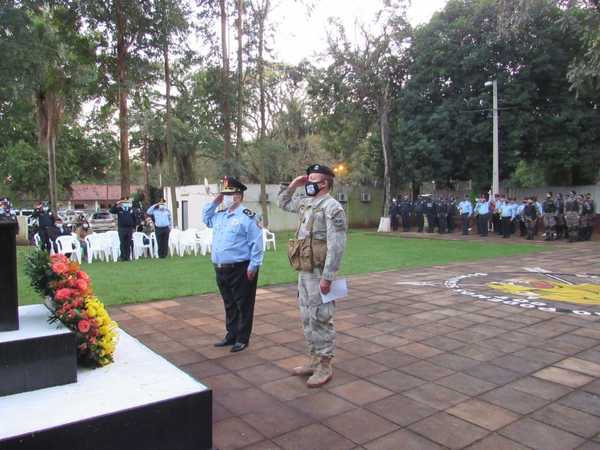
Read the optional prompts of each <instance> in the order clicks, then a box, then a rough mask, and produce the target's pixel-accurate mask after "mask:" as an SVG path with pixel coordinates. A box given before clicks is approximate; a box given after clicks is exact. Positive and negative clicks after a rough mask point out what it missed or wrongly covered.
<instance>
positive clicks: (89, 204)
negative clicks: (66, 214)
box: [70, 184, 143, 209]
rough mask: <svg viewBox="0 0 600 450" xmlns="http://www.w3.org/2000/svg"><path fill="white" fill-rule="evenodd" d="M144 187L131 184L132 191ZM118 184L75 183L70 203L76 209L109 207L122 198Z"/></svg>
mask: <svg viewBox="0 0 600 450" xmlns="http://www.w3.org/2000/svg"><path fill="white" fill-rule="evenodd" d="M139 189H143V186H138V185H131V188H130V192H136V191H137V190H139ZM121 197H122V196H121V185H118V184H73V185H72V186H71V199H70V203H71V204H72V207H73V208H74V209H107V208H109V207H110V205H113V204H114V203H115V202H117V201H118V200H119V199H120V198H121Z"/></svg>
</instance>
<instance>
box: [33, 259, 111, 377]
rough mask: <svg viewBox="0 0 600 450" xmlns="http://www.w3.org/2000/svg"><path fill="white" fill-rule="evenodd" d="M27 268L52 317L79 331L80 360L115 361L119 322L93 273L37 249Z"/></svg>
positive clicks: (91, 363) (90, 363) (102, 363)
mask: <svg viewBox="0 0 600 450" xmlns="http://www.w3.org/2000/svg"><path fill="white" fill-rule="evenodd" d="M26 271H27V274H28V275H29V277H30V278H31V285H32V286H33V288H34V289H35V290H36V291H37V292H39V293H40V294H41V295H43V296H45V297H46V306H47V307H48V308H49V309H50V312H51V314H50V318H49V319H48V321H49V322H50V323H54V322H56V321H60V322H61V323H63V324H64V325H65V326H66V327H67V328H69V329H70V330H72V331H73V332H74V333H75V335H76V339H77V360H78V362H79V363H80V364H82V365H86V366H91V367H100V366H105V365H107V364H110V363H112V362H113V354H114V352H115V348H116V345H117V341H118V331H117V330H118V325H117V323H116V322H115V321H113V320H112V319H111V318H110V316H109V315H108V312H107V311H106V308H105V307H104V305H103V304H102V302H101V301H100V300H98V298H97V297H96V296H95V295H94V292H93V291H92V286H91V280H90V277H89V276H88V274H87V273H85V272H84V271H83V270H81V269H80V266H79V263H77V262H71V261H69V260H68V259H67V257H66V256H65V255H52V256H49V255H48V253H46V252H45V251H42V250H36V251H35V252H34V253H33V254H31V255H30V256H29V258H28V259H27V269H26Z"/></svg>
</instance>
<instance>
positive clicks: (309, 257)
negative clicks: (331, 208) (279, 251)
mask: <svg viewBox="0 0 600 450" xmlns="http://www.w3.org/2000/svg"><path fill="white" fill-rule="evenodd" d="M318 211H319V210H315V212H314V213H313V214H312V215H311V216H310V219H308V223H307V224H306V227H307V229H308V237H307V238H304V239H298V235H299V232H300V226H301V225H302V221H299V224H298V228H297V229H296V238H295V239H290V240H289V241H288V259H289V261H290V265H291V266H292V267H293V268H294V269H295V270H298V271H303V272H312V270H313V269H315V268H317V267H318V268H320V269H323V267H324V266H325V259H326V258H327V241H326V240H323V239H314V238H313V227H314V223H315V214H316V213H317V212H318ZM303 215H304V212H303Z"/></svg>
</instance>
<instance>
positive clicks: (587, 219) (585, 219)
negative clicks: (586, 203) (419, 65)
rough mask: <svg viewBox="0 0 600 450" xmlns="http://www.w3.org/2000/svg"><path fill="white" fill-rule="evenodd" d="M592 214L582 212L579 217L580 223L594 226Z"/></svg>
mask: <svg viewBox="0 0 600 450" xmlns="http://www.w3.org/2000/svg"><path fill="white" fill-rule="evenodd" d="M592 217H593V216H592V215H591V214H582V215H581V217H580V218H579V224H580V226H582V227H591V226H592Z"/></svg>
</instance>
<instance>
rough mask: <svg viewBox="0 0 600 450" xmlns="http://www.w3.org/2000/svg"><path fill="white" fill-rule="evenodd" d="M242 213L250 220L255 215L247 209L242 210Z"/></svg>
mask: <svg viewBox="0 0 600 450" xmlns="http://www.w3.org/2000/svg"><path fill="white" fill-rule="evenodd" d="M242 212H243V213H244V214H246V215H247V216H248V217H250V218H254V216H256V213H255V212H254V211H252V210H251V209H248V208H246V209H244V210H243V211H242Z"/></svg>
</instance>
